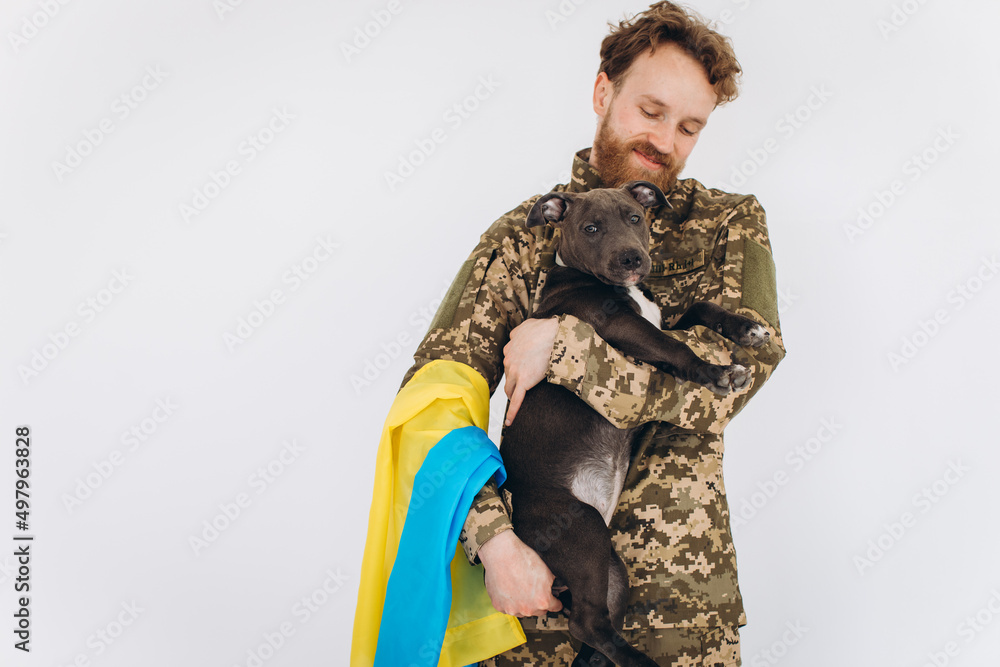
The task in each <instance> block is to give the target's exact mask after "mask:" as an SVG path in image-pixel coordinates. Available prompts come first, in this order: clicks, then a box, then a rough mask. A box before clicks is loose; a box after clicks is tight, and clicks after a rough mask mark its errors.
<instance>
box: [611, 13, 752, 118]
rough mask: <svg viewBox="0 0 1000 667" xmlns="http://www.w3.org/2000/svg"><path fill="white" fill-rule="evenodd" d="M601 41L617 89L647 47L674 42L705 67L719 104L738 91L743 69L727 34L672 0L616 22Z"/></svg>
mask: <svg viewBox="0 0 1000 667" xmlns="http://www.w3.org/2000/svg"><path fill="white" fill-rule="evenodd" d="M609 25H610V26H611V32H610V34H608V36H607V37H605V38H604V41H603V42H602V43H601V67H600V69H598V73H601V72H605V73H606V74H607V75H608V79H609V80H610V81H611V83H612V84H613V85H614V87H615V89H616V90H617V89H618V88H619V87H620V84H621V82H622V81H623V80H624V78H625V74H626V73H627V72H628V69H629V67H631V65H632V62H633V61H634V60H635V59H636V58H637V57H638V56H640V55H642V54H643V53H644V52H645V51H646V49H649V50H650V52H653V51H655V50H656V47H657V46H659V45H661V44H665V43H668V42H672V43H674V44H676V45H678V46H679V47H681V48H682V49H683V50H684V51H685V52H687V53H688V54H690V55H691V56H692V57H693V58H694V59H695V60H697V61H698V62H700V63H701V64H702V66H703V67H704V68H705V74H706V75H707V76H708V81H709V83H711V84H712V87H713V88H714V89H715V95H716V100H717V101H716V104H717V105H719V104H725V103H727V102H731V101H733V100H734V99H736V97H737V95H739V83H738V78H739V76H740V74H742V72H743V69H742V68H741V67H740V63H739V62H738V61H737V60H736V54H735V53H734V52H733V44H732V42H731V41H730V39H729V38H728V37H725V36H723V35H720V34H719V33H717V32H715V31H714V30H712V29H711V28H710V27H709V25H708V23H707V22H706V21H705V19H704V18H702V17H701V16H699V15H698V14H696V13H695V12H693V11H691V10H689V9H686V8H682V7H679V6H677V5H675V4H674V3H672V2H657V3H655V4H653V5H652V6H650V8H649V9H647V10H646V11H644V12H642V13H640V14H637V15H635V16H633V17H632V18H631V19H625V20H623V21H621V22H620V23H619V24H618V26H617V27H615V25H614V24H613V23H611V24H609Z"/></svg>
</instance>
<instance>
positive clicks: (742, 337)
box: [723, 317, 771, 347]
mask: <svg viewBox="0 0 1000 667" xmlns="http://www.w3.org/2000/svg"><path fill="white" fill-rule="evenodd" d="M723 335H724V336H725V337H726V338H728V339H729V340H731V341H733V342H734V343H737V344H739V345H742V346H743V347H761V346H762V345H765V344H766V343H767V341H769V340H771V334H770V332H769V331H768V330H767V329H765V328H764V327H763V326H761V325H760V324H757V323H756V322H754V321H753V320H751V319H750V318H748V317H740V318H739V320H738V321H736V322H734V323H732V324H731V325H730V326H729V327H728V331H725V332H724V333H723Z"/></svg>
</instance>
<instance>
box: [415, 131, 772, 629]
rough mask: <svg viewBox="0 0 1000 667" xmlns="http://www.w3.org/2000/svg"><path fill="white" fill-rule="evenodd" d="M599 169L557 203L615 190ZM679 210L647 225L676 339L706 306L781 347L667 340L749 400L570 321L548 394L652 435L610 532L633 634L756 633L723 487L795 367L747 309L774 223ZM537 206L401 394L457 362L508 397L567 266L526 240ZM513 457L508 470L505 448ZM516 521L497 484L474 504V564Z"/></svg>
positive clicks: (563, 322)
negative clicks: (747, 293)
mask: <svg viewBox="0 0 1000 667" xmlns="http://www.w3.org/2000/svg"><path fill="white" fill-rule="evenodd" d="M588 157H589V150H584V151H581V152H580V153H578V154H577V155H576V156H575V157H574V161H573V170H572V180H571V181H570V183H569V184H566V185H558V186H556V187H555V188H553V190H555V191H576V192H580V191H585V190H589V189H592V188H596V187H603V185H602V184H601V182H600V177H599V176H598V174H597V172H596V171H595V170H594V169H593V168H592V167H591V166H590V165H589V164H588V163H587V162H586V160H587V158H588ZM667 198H668V199H669V200H670V203H671V204H672V205H673V208H672V209H670V208H666V207H659V208H657V209H655V215H652V214H651V215H650V216H648V217H649V218H651V219H650V229H651V253H650V254H651V256H652V258H653V262H654V265H656V266H655V267H654V268H656V269H657V272H654V273H653V274H651V275H650V276H649V277H648V278H647V279H646V280H645V281H644V282H643V286H644V287H645V288H647V289H648V290H650V291H651V292H652V294H653V298H654V300H655V302H656V303H657V305H658V306H659V307H660V309H661V311H662V313H663V317H664V323H665V326H666V325H670V324H673V323H674V322H676V321H677V320H678V319H679V318H680V316H681V315H682V314H683V312H684V311H685V310H686V309H687V308H688V307H689V306H690V305H691V304H693V303H694V302H696V301H712V302H714V303H717V304H719V305H721V306H723V307H724V308H727V309H729V310H730V311H733V312H737V313H741V314H743V315H746V316H748V317H751V318H753V319H754V320H755V321H758V322H760V323H761V324H762V325H764V326H765V327H767V329H768V331H769V332H770V333H771V340H770V342H769V343H768V344H767V345H765V346H763V347H761V348H757V349H749V348H747V349H744V348H742V347H740V346H738V345H736V344H735V343H732V342H730V341H728V340H726V339H724V338H722V337H721V336H719V335H718V334H716V333H715V332H714V331H711V330H708V329H705V328H704V327H700V326H699V327H694V328H693V329H692V330H689V331H674V332H667V334H668V335H670V336H673V337H675V338H677V339H679V340H681V341H683V342H684V343H686V344H687V345H689V346H690V347H691V348H692V349H693V350H694V351H695V352H696V354H698V355H699V356H701V357H702V358H704V359H706V360H707V361H711V362H713V363H733V362H735V363H741V364H743V365H745V366H747V367H748V368H749V369H750V370H751V373H752V381H751V385H750V386H749V387H748V388H744V389H743V390H741V391H739V392H736V393H733V394H730V395H729V396H719V395H716V394H714V393H712V392H711V391H709V390H708V389H705V388H704V387H702V386H700V385H697V384H695V383H691V382H678V381H677V380H676V379H675V378H674V377H673V376H671V375H669V374H667V373H664V372H662V371H660V370H658V369H656V368H654V367H653V366H651V365H649V364H645V363H642V362H637V361H636V360H634V359H632V358H630V357H628V356H627V355H624V354H622V353H620V352H618V351H617V350H615V349H614V348H613V347H611V346H610V345H608V344H607V343H605V342H604V341H603V340H601V339H600V338H599V337H598V336H596V334H595V333H594V330H593V327H591V326H590V325H589V324H586V323H584V322H581V321H580V320H578V319H576V318H574V317H570V316H561V317H559V332H558V334H557V336H556V340H555V342H554V345H553V350H552V354H551V357H550V367H549V370H548V375H547V379H548V380H549V381H550V382H553V383H556V384H561V385H563V386H565V387H567V388H569V389H570V390H572V391H574V392H575V393H576V394H577V395H579V396H581V398H583V399H584V400H585V401H587V402H588V403H589V404H590V405H591V406H592V407H594V408H595V409H596V410H598V411H599V412H600V413H602V414H604V415H605V416H606V417H607V418H608V419H609V420H610V421H611V422H612V423H614V424H616V425H617V426H619V427H626V426H636V425H639V424H647V423H648V425H647V426H646V428H645V429H644V430H643V432H642V434H641V438H640V440H639V444H638V448H637V453H636V456H635V457H634V459H633V463H632V466H631V467H630V470H629V473H628V477H627V480H626V484H625V489H624V491H623V493H622V497H621V500H620V502H619V505H618V508H617V511H616V513H615V514H614V516H613V517H612V523H611V528H612V533H613V539H614V542H615V545H616V547H617V548H618V551H619V553H620V554H621V555H622V558H623V560H624V561H625V564H626V566H627V567H628V570H629V580H630V584H631V589H630V591H631V597H630V601H629V608H628V611H627V613H626V628H627V629H632V630H638V629H640V628H661V629H667V628H679V627H703V628H704V627H712V626H738V625H742V624H744V623H745V622H746V617H745V615H744V613H743V605H742V599H741V597H740V591H739V586H738V583H737V576H736V557H735V552H734V549H733V544H732V537H731V532H730V520H729V508H728V504H727V502H726V495H725V488H724V485H723V481H722V455H723V440H722V431H723V429H724V427H725V425H726V424H728V423H729V421H730V420H731V419H732V418H733V416H735V415H736V414H737V413H738V412H739V411H740V410H741V409H742V408H743V406H744V405H745V404H746V402H747V401H748V400H749V398H750V397H751V396H753V395H754V394H755V393H756V392H757V391H758V390H759V388H760V386H761V385H762V384H763V383H764V382H765V381H766V380H767V379H768V377H770V375H771V373H772V372H773V370H774V368H775V366H777V364H778V362H779V361H780V360H781V359H782V358H783V356H784V347H783V343H782V340H781V332H780V328H779V324H778V322H777V317H776V316H775V317H773V319H775V322H773V323H769V322H767V321H765V320H764V318H763V317H762V316H761V314H760V313H758V312H756V311H754V310H753V309H750V308H748V307H746V306H745V305H744V304H743V300H744V299H743V296H744V295H743V288H744V280H743V275H742V269H743V255H742V250H743V248H744V247H745V245H744V244H745V243H747V242H753V243H756V244H759V246H760V247H763V248H764V249H766V250H767V251H768V253H769V252H770V243H769V241H768V236H767V226H766V222H765V215H764V210H763V209H762V208H761V206H760V205H759V204H758V203H757V201H756V199H755V198H754V197H752V196H744V195H734V194H728V193H724V192H721V191H719V190H712V189H707V188H705V187H704V186H702V185H701V184H700V183H698V182H697V181H696V180H694V179H684V180H680V181H678V183H677V185H676V186H675V188H674V189H673V190H671V191H670V192H669V193H667ZM536 199H537V197H533V198H531V199H529V200H527V201H525V202H523V203H522V204H521V205H520V206H518V207H517V208H515V209H513V210H512V211H510V212H508V213H506V214H505V215H503V216H501V217H500V219H499V220H497V221H496V222H495V223H494V224H493V225H492V226H491V227H490V228H489V229H488V230H487V231H486V233H484V234H483V235H482V237H481V240H480V243H479V244H478V245H477V247H476V248H475V249H474V250H473V252H472V254H471V255H470V257H469V260H468V261H467V263H466V266H465V267H463V269H465V270H464V271H462V272H460V273H459V278H458V279H457V280H456V285H454V286H453V291H454V292H455V293H456V296H457V298H455V299H452V303H451V304H446V305H443V306H442V309H441V310H440V311H439V312H438V314H437V317H436V318H435V321H434V322H433V323H432V325H431V328H430V330H429V331H428V332H427V335H426V336H425V338H424V339H423V341H422V342H421V344H420V346H419V347H418V349H417V351H416V354H415V357H414V359H415V363H414V365H413V367H412V368H411V369H410V371H409V372H408V373H407V374H406V376H405V377H404V380H403V384H405V383H406V382H407V381H409V379H410V377H411V376H412V374H413V373H414V372H416V370H417V369H418V368H420V367H421V366H423V365H424V364H426V363H428V362H429V361H431V360H433V359H449V360H454V361H459V362H462V363H465V364H468V365H469V366H472V367H473V368H475V369H476V370H477V371H479V372H480V373H481V374H482V375H483V377H484V378H486V380H487V383H488V384H489V387H490V392H491V393H492V392H493V391H495V389H496V387H497V386H498V384H499V382H500V379H501V377H502V374H503V355H502V350H503V346H504V345H505V344H506V343H507V341H508V339H509V333H510V331H511V329H513V328H514V327H515V326H517V325H518V324H520V323H521V322H523V321H524V319H525V318H526V317H528V315H529V314H530V313H531V311H532V308H533V306H534V304H536V303H537V302H538V297H539V295H540V293H541V292H542V290H543V289H544V286H545V277H546V275H547V273H548V271H549V270H550V269H551V268H552V267H553V266H554V265H555V262H554V255H555V248H556V244H557V241H558V232H557V230H555V228H554V227H552V226H551V225H542V226H539V227H534V228H532V229H528V228H527V227H525V225H524V221H525V219H526V217H527V214H528V211H529V210H530V209H531V205H532V204H533V203H534V201H535V200H536ZM470 266H471V270H470ZM768 291H770V292H773V291H774V286H773V285H771V286H770V289H769V290H768ZM458 295H460V296H458ZM757 297H758V298H757V300H756V302H757V303H761V302H769V303H773V302H776V294H774V293H772V294H763V295H757ZM447 301H448V300H447V299H446V302H447ZM500 446H501V454H502V452H503V443H502V440H501V443H500ZM509 516H510V509H509V505H508V504H507V503H505V502H504V499H503V498H502V497H501V495H500V493H499V492H498V490H497V488H496V486H495V485H494V484H493V483H492V482H491V483H490V484H488V485H487V486H485V487H484V488H483V490H482V491H480V493H479V494H478V495H477V496H476V498H475V500H474V502H473V506H472V510H471V511H470V512H469V516H468V519H467V520H466V522H465V527H464V530H463V531H462V535H461V541H462V544H463V546H464V548H465V552H466V556H467V557H468V559H469V562H470V563H477V562H478V557H477V555H476V554H477V552H478V550H479V547H480V546H482V544H483V543H485V542H486V541H487V540H489V539H490V538H491V537H493V536H495V535H496V534H497V533H499V532H501V531H503V530H509V529H510V520H509ZM522 625H524V627H525V629H526V630H527V629H529V628H530V629H539V630H541V629H551V630H565V629H566V627H567V626H566V615H565V613H562V612H559V613H556V614H548V615H547V616H544V617H539V618H526V619H522Z"/></svg>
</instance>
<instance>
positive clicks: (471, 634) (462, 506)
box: [351, 360, 525, 667]
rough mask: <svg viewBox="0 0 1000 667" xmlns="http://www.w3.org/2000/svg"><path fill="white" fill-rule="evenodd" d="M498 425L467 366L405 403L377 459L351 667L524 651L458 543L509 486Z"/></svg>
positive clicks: (423, 386) (449, 369)
mask: <svg viewBox="0 0 1000 667" xmlns="http://www.w3.org/2000/svg"><path fill="white" fill-rule="evenodd" d="M488 419H489V388H488V386H487V384H486V381H485V379H483V377H482V376H481V375H480V374H479V373H478V372H476V371H475V370H474V369H472V368H471V367H469V366H467V365H465V364H461V363H458V362H454V361H444V360H435V361H432V362H430V363H428V364H427V365H426V366H424V367H422V368H421V369H420V370H418V371H417V372H416V373H415V374H414V375H413V377H412V378H411V379H410V381H409V382H407V383H406V386H404V387H403V388H402V389H401V390H400V391H399V393H398V394H397V395H396V400H395V401H394V402H393V404H392V407H391V408H390V410H389V416H388V417H387V418H386V422H385V426H384V427H383V429H382V438H381V441H380V442H379V448H378V454H377V458H376V465H375V484H374V492H373V495H372V506H371V512H370V514H369V521H368V539H367V540H366V542H365V552H364V558H363V560H362V565H361V581H360V588H359V590H358V604H357V609H356V613H355V617H354V636H353V641H352V645H351V667H373V666H375V667H401V666H405V667H408V666H410V665H420V666H423V665H427V666H428V667H435V666H436V667H462V666H463V665H469V664H474V663H476V662H478V661H480V660H485V659H487V658H489V657H491V656H494V655H497V654H499V653H503V652H504V651H506V650H508V649H510V648H513V647H514V646H517V645H519V644H522V643H524V641H525V637H524V631H523V630H522V629H521V624H520V623H519V622H518V621H517V619H516V618H514V617H513V616H509V615H507V614H502V613H500V612H498V611H497V610H496V609H494V607H493V604H492V603H491V602H490V598H489V594H488V593H487V592H486V586H485V584H484V579H483V574H484V572H483V567H482V565H477V566H471V565H469V562H468V560H466V558H465V552H464V550H463V549H462V547H461V545H460V544H459V543H458V533H459V531H460V530H461V528H462V524H463V523H464V521H465V517H466V515H467V514H468V511H469V507H470V506H471V504H472V499H473V497H474V496H475V495H476V493H478V491H479V490H480V489H481V488H482V487H483V485H484V484H485V483H486V482H487V481H488V480H489V478H490V477H491V476H493V475H497V482H498V484H499V483H502V482H503V475H504V471H503V465H502V463H501V461H500V456H499V452H498V451H497V449H496V446H495V445H494V444H493V443H492V442H490V440H489V438H488V437H487V436H486V432H485V428H486V426H487V423H488ZM449 593H450V594H449Z"/></svg>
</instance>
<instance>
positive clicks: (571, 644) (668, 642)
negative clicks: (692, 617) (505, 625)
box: [479, 627, 742, 667]
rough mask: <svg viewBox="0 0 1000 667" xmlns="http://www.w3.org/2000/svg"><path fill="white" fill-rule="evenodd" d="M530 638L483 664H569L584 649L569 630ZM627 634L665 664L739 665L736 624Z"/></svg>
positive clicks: (481, 665)
mask: <svg viewBox="0 0 1000 667" xmlns="http://www.w3.org/2000/svg"><path fill="white" fill-rule="evenodd" d="M525 636H526V638H527V642H525V643H524V644H521V645H520V646H518V647H516V648H513V649H511V650H510V651H507V652H505V653H504V654H503V655H499V656H496V657H493V658H491V659H489V660H484V661H482V662H480V663H479V667H529V666H531V667H566V665H569V664H570V663H571V662H572V661H573V658H575V657H576V654H577V652H579V650H580V642H578V641H577V640H575V639H574V638H573V637H571V636H570V635H569V633H567V632H535V631H526V632H525ZM625 638H626V639H628V640H629V641H630V642H632V644H633V645H634V646H635V647H636V648H639V649H640V650H642V651H643V652H644V653H646V655H648V656H649V657H651V658H652V659H653V660H655V661H656V662H657V663H658V664H659V665H661V666H662V667H739V665H741V664H742V661H741V659H740V634H739V630H737V629H736V628H733V627H719V628H712V629H705V628H666V629H652V630H647V631H646V632H644V633H641V634H639V635H636V634H632V633H628V632H626V633H625Z"/></svg>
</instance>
